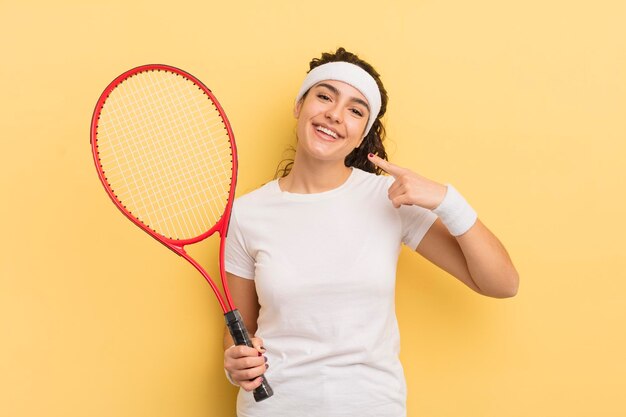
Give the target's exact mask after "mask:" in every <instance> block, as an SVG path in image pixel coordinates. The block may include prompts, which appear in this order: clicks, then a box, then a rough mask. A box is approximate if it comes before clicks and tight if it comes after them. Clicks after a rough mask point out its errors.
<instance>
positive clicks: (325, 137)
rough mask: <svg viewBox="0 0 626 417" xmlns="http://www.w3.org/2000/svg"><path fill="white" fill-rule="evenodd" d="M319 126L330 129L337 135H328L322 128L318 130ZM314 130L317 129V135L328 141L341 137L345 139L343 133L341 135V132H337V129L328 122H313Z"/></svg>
mask: <svg viewBox="0 0 626 417" xmlns="http://www.w3.org/2000/svg"><path fill="white" fill-rule="evenodd" d="M318 127H323V128H324V129H328V130H330V131H331V132H334V133H335V135H337V137H336V138H334V137H332V136H330V135H327V134H326V133H324V132H322V131H320V130H317V128H318ZM313 130H314V131H315V134H316V135H317V136H319V137H321V138H322V139H324V140H327V141H336V140H339V139H343V135H341V134H340V133H339V132H337V130H335V129H333V128H332V127H330V126H328V125H326V124H323V123H313Z"/></svg>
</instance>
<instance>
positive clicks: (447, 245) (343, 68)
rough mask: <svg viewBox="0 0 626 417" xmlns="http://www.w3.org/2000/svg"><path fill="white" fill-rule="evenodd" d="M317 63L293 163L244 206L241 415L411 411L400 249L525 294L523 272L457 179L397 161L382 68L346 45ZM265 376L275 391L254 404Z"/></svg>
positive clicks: (304, 91)
mask: <svg viewBox="0 0 626 417" xmlns="http://www.w3.org/2000/svg"><path fill="white" fill-rule="evenodd" d="M310 68H311V70H310V72H309V73H308V75H307V77H306V78H305V80H304V82H303V84H302V87H301V89H300V92H299V94H298V96H297V99H296V104H295V109H294V116H295V117H296V119H297V130H296V131H297V145H296V153H295V158H294V160H293V163H292V164H291V165H290V166H288V167H287V169H285V170H284V175H283V176H282V177H281V178H279V179H278V180H275V181H272V182H270V183H268V184H266V185H264V186H263V187H261V188H260V189H258V190H255V191H253V192H252V193H250V194H247V195H245V196H243V197H241V198H239V199H238V200H237V201H236V202H235V207H234V210H233V214H232V218H231V223H230V229H229V236H228V241H227V249H226V269H227V271H228V273H229V285H230V290H231V293H232V296H233V299H234V302H235V304H236V305H237V306H238V308H239V310H240V312H241V314H242V317H243V319H244V322H245V324H246V326H247V327H248V330H249V331H250V333H251V334H254V335H255V336H256V337H255V339H254V346H255V348H249V347H246V346H233V343H232V340H231V339H230V336H229V335H228V332H226V336H225V340H224V347H225V353H224V367H225V370H226V372H227V376H228V377H229V378H230V380H231V382H233V383H234V384H236V385H239V386H240V387H241V389H240V393H239V396H238V401H237V412H238V416H239V417H248V416H271V417H279V416H288V417H294V416H324V417H331V416H376V417H386V416H389V417H398V416H405V415H406V409H405V397H406V389H405V381H404V375H403V372H402V367H401V364H400V362H399V359H398V352H399V335H398V326H397V321H396V316H395V311H394V287H395V272H396V263H397V258H398V254H399V248H400V244H401V243H404V244H406V245H408V246H409V247H411V248H412V249H414V250H416V251H417V252H418V253H419V254H421V255H422V256H424V257H425V258H426V259H428V260H430V261H431V262H433V263H434V264H436V265H438V266H439V267H441V268H442V269H444V270H445V271H447V272H449V273H450V274H451V275H453V276H454V277H456V278H457V279H459V280H460V281H462V282H463V283H464V284H466V285H467V286H468V287H470V288H471V289H473V290H474V291H477V292H479V293H481V294H484V295H487V296H491V297H511V296H513V295H515V293H516V292H517V287H518V275H517V272H516V270H515V268H514V266H513V265H512V263H511V260H510V259H509V256H508V255H507V253H506V250H505V249H504V247H503V246H502V245H501V244H500V242H499V241H498V239H497V238H496V237H495V236H494V235H493V234H492V233H491V232H489V230H487V228H486V227H485V226H484V225H483V224H482V223H481V222H480V220H478V219H477V216H476V213H475V212H474V210H472V208H471V207H470V206H469V204H468V203H467V202H466V201H465V200H464V199H463V197H462V196H461V195H460V194H459V193H458V192H457V191H456V190H455V189H454V188H453V187H452V186H451V185H448V186H445V185H442V184H438V183H436V182H434V181H431V180H429V179H427V178H424V177H422V176H420V175H418V174H416V173H414V172H412V171H411V170H408V169H406V168H402V167H399V166H396V165H394V164H391V163H389V162H388V161H387V160H386V153H385V150H384V147H383V144H382V139H383V136H384V128H383V125H382V124H381V120H380V119H381V117H382V116H383V115H384V114H385V111H386V106H387V93H386V91H385V89H384V87H383V85H382V82H381V81H380V77H379V75H378V73H377V72H376V71H375V70H374V69H373V68H372V67H371V65H369V64H367V63H366V62H364V61H363V60H361V59H359V58H358V57H357V56H356V55H354V54H351V53H349V52H347V51H345V50H344V49H343V48H339V49H338V50H337V51H336V52H335V53H332V54H323V55H322V57H321V59H314V60H313V61H312V62H311V63H310ZM381 171H385V172H386V173H387V174H389V175H388V176H385V175H377V174H381ZM264 373H266V375H267V377H268V380H269V381H270V383H271V384H272V386H273V388H274V393H275V394H274V396H273V397H271V398H270V399H268V400H266V401H263V402H260V403H255V402H254V400H253V399H252V393H251V392H249V391H251V390H253V389H254V388H256V387H257V386H258V385H259V384H260V383H261V380H262V378H263V376H262V375H263V374H264Z"/></svg>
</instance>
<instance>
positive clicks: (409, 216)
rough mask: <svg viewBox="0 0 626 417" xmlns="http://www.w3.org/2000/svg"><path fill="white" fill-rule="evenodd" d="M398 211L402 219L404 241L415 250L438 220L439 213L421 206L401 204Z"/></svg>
mask: <svg viewBox="0 0 626 417" xmlns="http://www.w3.org/2000/svg"><path fill="white" fill-rule="evenodd" d="M398 211H399V213H400V219H401V221H402V243H404V244H405V245H407V246H408V247H410V248H411V249H413V250H415V249H416V248H417V245H419V243H420V242H421V241H422V239H423V238H424V236H425V235H426V232H428V230H429V229H430V226H432V225H433V223H434V222H435V220H437V215H436V214H435V213H433V212H432V211H430V210H428V209H425V208H423V207H419V206H401V207H400V208H399V209H398Z"/></svg>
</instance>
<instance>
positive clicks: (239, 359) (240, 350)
mask: <svg viewBox="0 0 626 417" xmlns="http://www.w3.org/2000/svg"><path fill="white" fill-rule="evenodd" d="M250 340H251V341H252V345H253V346H254V348H251V347H249V346H246V345H239V346H235V345H233V346H231V347H229V348H228V349H226V350H225V351H224V369H226V372H228V373H229V375H230V377H231V379H232V380H233V381H234V382H235V383H236V384H237V385H239V386H240V387H241V388H243V389H244V390H246V391H253V390H254V389H255V388H257V387H258V386H259V385H261V382H262V381H263V377H262V375H263V374H264V373H265V370H266V369H267V367H268V365H267V364H266V361H267V358H266V357H265V356H263V353H265V349H264V348H263V341H262V340H261V339H260V338H258V337H253V338H252V339H250Z"/></svg>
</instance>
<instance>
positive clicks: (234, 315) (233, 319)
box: [224, 309, 274, 402]
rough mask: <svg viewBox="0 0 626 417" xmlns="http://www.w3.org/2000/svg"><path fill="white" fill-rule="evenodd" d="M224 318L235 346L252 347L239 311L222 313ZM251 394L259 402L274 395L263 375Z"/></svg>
mask: <svg viewBox="0 0 626 417" xmlns="http://www.w3.org/2000/svg"><path fill="white" fill-rule="evenodd" d="M224 318H225V319H226V326H227V327H228V330H229V331H230V335H231V336H232V338H233V340H234V341H235V344H236V345H237V346H239V345H246V346H249V347H251V348H253V347H254V346H252V341H250V336H249V335H248V330H247V329H246V326H245V325H244V324H243V320H242V319H241V314H240V313H239V310H237V309H235V310H232V311H229V312H228V313H226V314H224ZM253 394H254V400H255V401H256V402H259V401H263V400H265V399H266V398H269V397H271V396H272V395H274V391H273V390H272V387H270V384H269V383H268V382H267V379H266V378H265V377H263V382H261V385H259V387H258V388H256V389H255V390H254V393H253Z"/></svg>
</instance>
